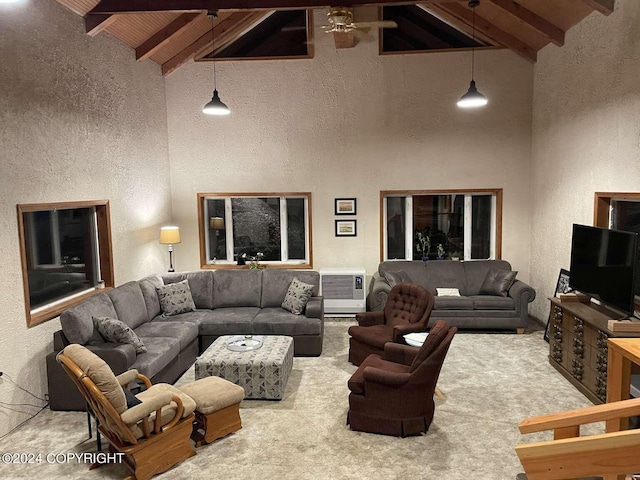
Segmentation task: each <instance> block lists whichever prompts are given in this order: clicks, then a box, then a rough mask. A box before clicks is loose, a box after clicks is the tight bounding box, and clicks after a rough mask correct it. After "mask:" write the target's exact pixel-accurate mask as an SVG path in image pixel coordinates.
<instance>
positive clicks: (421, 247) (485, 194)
mask: <svg viewBox="0 0 640 480" xmlns="http://www.w3.org/2000/svg"><path fill="white" fill-rule="evenodd" d="M380 200H381V208H382V212H381V218H382V225H383V229H382V230H383V231H382V239H381V252H380V258H381V259H382V260H394V259H398V260H400V259H402V260H421V259H423V258H425V257H428V258H430V259H436V258H456V257H457V258H460V259H464V260H473V259H486V258H500V256H501V254H502V238H501V237H502V231H501V225H502V218H501V217H502V189H486V190H469V191H464V190H454V191H397V192H396V191H383V192H380Z"/></svg>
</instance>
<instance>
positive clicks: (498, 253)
mask: <svg viewBox="0 0 640 480" xmlns="http://www.w3.org/2000/svg"><path fill="white" fill-rule="evenodd" d="M463 194H470V195H477V194H490V195H493V196H494V200H493V201H494V202H495V209H494V211H493V212H492V215H495V222H494V223H493V224H492V230H493V229H494V228H495V239H496V240H495V258H496V259H498V260H499V259H501V258H502V188H466V189H438V190H380V261H381V262H383V261H385V260H384V251H385V248H384V247H385V222H386V210H385V208H384V207H385V198H387V197H390V196H394V197H401V196H415V195H463ZM411 221H412V220H411ZM412 230H413V228H412ZM465 245H466V243H465ZM405 260H407V259H405Z"/></svg>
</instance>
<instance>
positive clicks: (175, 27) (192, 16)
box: [136, 12, 204, 62]
mask: <svg viewBox="0 0 640 480" xmlns="http://www.w3.org/2000/svg"><path fill="white" fill-rule="evenodd" d="M203 15H204V12H199V13H183V14H182V15H180V16H179V17H178V18H176V19H175V20H174V21H173V22H171V23H170V24H169V25H167V26H166V27H164V28H163V29H162V30H160V31H159V32H157V33H156V34H155V35H153V36H152V37H150V38H149V39H147V40H146V41H145V42H144V43H143V44H142V45H140V46H139V47H137V48H136V60H137V61H139V62H141V61H143V60H146V59H147V58H149V57H150V56H152V55H153V54H154V53H155V52H157V51H158V50H160V49H161V48H162V47H163V46H165V45H167V44H168V43H169V42H171V40H172V39H173V38H175V37H176V36H177V35H179V34H180V33H181V32H183V31H184V30H185V29H186V28H187V27H188V26H189V25H191V23H192V22H194V21H195V20H196V19H198V18H199V17H200V16H203Z"/></svg>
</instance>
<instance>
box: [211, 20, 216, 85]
mask: <svg viewBox="0 0 640 480" xmlns="http://www.w3.org/2000/svg"><path fill="white" fill-rule="evenodd" d="M216 17H217V15H216V14H215V13H212V14H211V58H212V59H213V89H214V90H217V84H216V57H215V53H216V49H215V41H216V34H215V33H214V26H215V20H216Z"/></svg>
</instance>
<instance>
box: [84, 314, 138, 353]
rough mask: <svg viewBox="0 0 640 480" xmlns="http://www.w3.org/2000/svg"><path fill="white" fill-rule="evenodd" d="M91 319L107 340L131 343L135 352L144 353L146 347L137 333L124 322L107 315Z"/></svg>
mask: <svg viewBox="0 0 640 480" xmlns="http://www.w3.org/2000/svg"><path fill="white" fill-rule="evenodd" d="M93 321H94V323H95V325H96V328H97V329H98V332H100V335H102V336H103V337H104V339H105V340H106V341H107V342H110V343H128V344H130V345H133V346H134V348H135V349H136V353H145V352H146V351H147V347H146V346H145V345H144V342H143V341H142V340H140V338H139V337H138V335H136V333H135V332H134V331H133V330H131V327H129V326H128V325H127V324H126V323H124V322H122V321H120V320H116V319H115V318H109V317H93Z"/></svg>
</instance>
